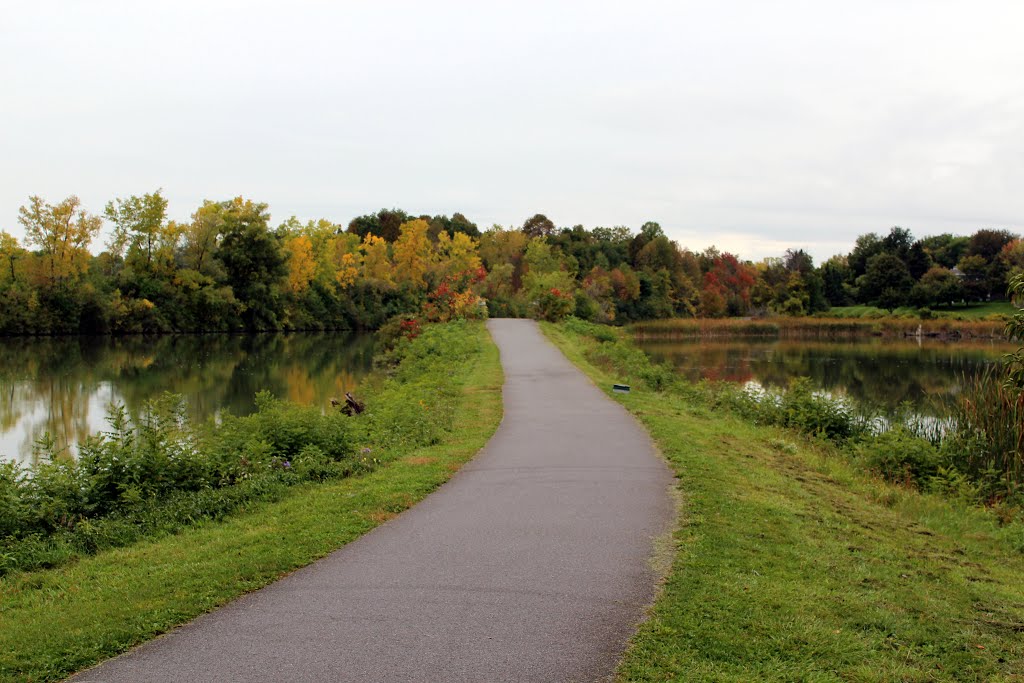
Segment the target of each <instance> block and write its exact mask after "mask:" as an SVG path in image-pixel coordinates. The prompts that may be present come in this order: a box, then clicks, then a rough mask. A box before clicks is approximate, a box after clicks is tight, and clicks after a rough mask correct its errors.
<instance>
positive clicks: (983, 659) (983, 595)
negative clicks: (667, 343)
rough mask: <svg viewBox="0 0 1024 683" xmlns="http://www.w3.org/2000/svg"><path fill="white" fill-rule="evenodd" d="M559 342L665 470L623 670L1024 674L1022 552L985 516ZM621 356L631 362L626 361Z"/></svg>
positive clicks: (699, 674) (753, 676)
mask: <svg viewBox="0 0 1024 683" xmlns="http://www.w3.org/2000/svg"><path fill="white" fill-rule="evenodd" d="M545 331H546V333H547V334H548V335H549V337H550V338H552V340H553V341H555V343H556V344H557V345H558V346H559V347H560V348H561V349H562V350H563V351H564V352H565V353H566V354H567V355H568V356H569V358H570V359H571V360H572V361H573V362H575V363H576V364H577V365H578V366H580V367H581V368H582V369H583V370H584V371H585V372H587V373H588V374H589V375H590V377H591V378H592V379H593V380H594V381H595V383H597V384H598V385H599V386H601V387H604V388H606V389H607V388H609V387H610V385H611V383H612V382H616V381H631V382H633V384H634V389H633V391H632V392H631V393H630V394H626V395H622V394H610V395H611V396H613V398H615V399H616V400H618V401H620V402H622V403H623V404H624V405H625V406H626V407H627V408H628V409H629V410H630V411H632V412H633V413H634V414H635V415H636V416H637V417H638V418H639V419H640V420H641V422H642V423H643V424H644V425H645V426H646V427H647V429H648V430H649V431H650V433H651V435H652V436H653V438H654V440H655V442H656V443H657V445H658V447H659V448H660V449H661V451H662V453H663V454H664V456H665V458H666V460H667V461H668V462H669V463H670V465H671V467H672V468H673V470H674V472H675V474H676V477H677V481H678V489H679V492H680V497H681V499H682V500H683V504H682V509H681V514H680V517H679V520H678V523H677V527H676V530H675V536H674V540H675V549H676V554H675V559H674V562H673V566H672V570H671V573H670V574H669V576H668V577H667V579H666V581H665V584H664V587H663V591H662V593H661V596H660V597H659V599H658V601H657V602H656V604H655V605H654V606H653V608H652V609H651V612H650V617H649V619H648V620H647V621H645V622H644V623H643V624H642V625H641V626H640V628H639V631H638V632H637V634H636V635H635V637H634V638H633V640H632V641H631V645H630V648H629V650H628V651H627V653H626V654H625V656H624V658H623V660H622V662H621V664H620V667H619V671H618V678H619V679H620V680H624V681H953V680H956V681H1014V680H1017V681H1020V680H1024V676H1022V672H1024V581H1022V579H1024V558H1022V556H1021V555H1020V554H1019V553H1014V552H1012V551H1010V550H1008V545H1007V544H1006V543H1004V541H1003V539H1001V537H1000V529H999V528H998V526H997V524H996V522H995V520H994V518H993V516H992V515H991V514H990V513H988V512H987V511H985V510H981V509H977V508H971V507H970V506H967V505H962V506H961V505H958V504H957V503H955V502H950V501H947V500H944V499H941V498H939V497H938V496H928V495H921V494H919V493H917V492H915V491H912V490H910V489H906V488H901V487H897V486H892V485H889V484H886V483H884V482H882V481H880V480H878V479H875V478H870V477H868V476H866V475H864V474H862V473H860V472H857V471H855V470H854V468H853V467H852V465H851V464H850V462H849V461H848V460H846V459H844V458H843V457H842V456H840V455H839V454H837V453H836V452H835V451H834V450H833V448H832V447H831V446H828V445H825V444H822V443H820V442H815V441H812V440H809V439H806V438H804V437H801V436H800V435H798V434H796V433H794V432H792V431H788V430H784V429H780V428H773V427H763V426H756V425H754V424H751V423H749V422H747V421H744V420H742V419H740V418H739V417H736V416H734V415H731V414H729V413H728V412H723V411H711V410H709V409H707V408H706V407H705V406H703V405H701V403H700V402H699V401H698V400H696V399H695V398H694V396H695V392H691V393H688V392H687V391H685V390H679V391H677V390H670V391H662V392H659V391H654V390H653V389H652V388H650V387H651V386H652V383H650V382H648V380H647V379H646V378H651V379H653V380H655V381H654V382H653V383H654V384H657V381H656V380H657V378H658V377H659V374H658V372H656V371H651V370H645V369H644V368H643V367H641V366H642V361H640V360H638V357H637V356H636V355H635V354H632V353H627V352H625V351H622V350H621V349H613V348H610V347H619V346H622V345H623V344H624V342H621V341H605V342H604V343H599V342H597V341H594V340H592V339H589V338H586V337H583V336H580V335H578V334H576V333H574V332H573V331H572V330H571V329H569V328H567V327H566V326H564V325H563V326H560V327H558V326H550V325H549V326H545ZM623 361H624V362H623Z"/></svg>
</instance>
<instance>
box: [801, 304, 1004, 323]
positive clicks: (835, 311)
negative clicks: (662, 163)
mask: <svg viewBox="0 0 1024 683" xmlns="http://www.w3.org/2000/svg"><path fill="white" fill-rule="evenodd" d="M931 311H932V315H934V316H935V317H937V318H950V319H953V320H981V319H983V318H987V317H989V316H997V315H998V316H1006V317H1009V316H1011V315H1013V314H1014V313H1016V312H1017V309H1016V308H1015V307H1014V305H1013V304H1011V303H1010V302H1009V301H987V302H985V303H977V304H970V305H968V306H935V307H934V308H932V309H931ZM821 315H822V316H824V317H829V318H889V317H896V318H906V317H909V318H917V317H919V309H917V308H914V307H912V306H904V307H902V308H897V309H896V310H894V311H893V312H892V313H890V312H889V311H887V310H886V309H884V308H877V307H875V306H833V307H832V308H830V309H829V310H828V311H827V312H825V313H822V314H821Z"/></svg>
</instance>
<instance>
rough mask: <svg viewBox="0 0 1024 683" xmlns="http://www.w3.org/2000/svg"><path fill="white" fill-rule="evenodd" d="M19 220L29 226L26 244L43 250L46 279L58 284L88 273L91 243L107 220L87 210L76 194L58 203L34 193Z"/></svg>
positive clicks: (26, 230)
mask: <svg viewBox="0 0 1024 683" xmlns="http://www.w3.org/2000/svg"><path fill="white" fill-rule="evenodd" d="M18 222H19V223H21V225H22V226H23V227H24V228H25V242H26V244H28V245H31V246H35V247H37V248H38V249H39V252H40V255H41V257H42V273H41V278H42V280H43V282H44V283H45V284H46V285H47V286H49V287H56V286H61V285H65V284H67V283H68V282H70V281H72V280H74V279H76V278H77V277H78V276H79V275H81V274H82V273H83V272H85V269H86V267H87V266H88V263H89V244H90V243H91V242H92V240H93V238H94V237H96V235H97V234H98V233H99V231H100V226H101V225H102V224H103V219H101V218H100V217H99V216H93V215H90V214H89V213H87V212H86V210H85V209H84V208H82V203H81V201H80V200H79V199H78V197H76V196H74V195H72V196H70V197H68V198H67V199H65V200H64V201H62V202H60V203H58V204H56V205H54V204H48V203H46V202H45V201H44V200H43V199H42V198H41V197H37V196H32V197H29V203H28V206H22V207H21V208H19V209H18Z"/></svg>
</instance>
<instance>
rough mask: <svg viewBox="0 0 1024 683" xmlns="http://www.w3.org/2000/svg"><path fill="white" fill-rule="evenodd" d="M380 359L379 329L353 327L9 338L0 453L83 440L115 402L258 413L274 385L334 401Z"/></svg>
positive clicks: (294, 395) (0, 390)
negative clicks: (167, 399)
mask: <svg viewBox="0 0 1024 683" xmlns="http://www.w3.org/2000/svg"><path fill="white" fill-rule="evenodd" d="M372 358H373V336H372V335H352V334H345V333H340V334H330V333H318V334H298V333H296V334H264V335H175V336H165V337H153V338H143V337H122V338H109V337H60V338H16V339H0V396H2V397H3V399H2V400H0V459H17V460H22V461H27V460H29V459H30V458H31V453H32V445H33V443H34V442H35V441H36V440H37V439H39V438H40V437H42V436H43V435H44V434H46V433H49V434H50V435H51V437H52V438H53V439H54V440H55V441H56V442H57V443H58V444H59V445H61V446H68V445H71V446H73V445H74V444H75V443H77V442H78V441H80V440H82V439H83V438H84V437H85V436H86V435H88V434H90V433H95V432H97V431H100V430H103V429H105V428H106V426H107V425H106V414H107V406H108V405H110V403H111V402H120V403H124V404H125V406H126V407H127V408H128V410H129V412H131V413H133V414H134V413H136V412H137V411H138V409H139V407H140V406H141V405H142V404H143V403H144V402H145V401H146V400H147V399H150V398H153V397H156V396H159V395H160V394H162V393H163V392H172V393H177V394H181V395H183V396H184V397H185V398H186V399H187V401H188V407H189V414H190V417H191V418H192V419H193V420H196V421H201V420H205V419H206V418H208V417H211V416H215V415H217V414H218V413H220V412H221V411H224V410H227V411H230V412H232V413H234V414H236V415H245V414H248V413H250V412H252V410H253V409H254V405H253V397H254V396H255V394H256V392H258V391H262V390H264V389H266V390H269V391H271V392H272V393H273V394H274V395H276V396H279V397H281V398H287V399H289V400H293V401H297V402H300V403H304V404H313V405H317V404H319V405H324V406H326V405H327V404H328V402H329V401H330V399H331V397H335V396H342V395H344V393H345V392H346V391H353V390H354V389H355V388H356V387H357V386H358V385H359V382H360V381H361V380H362V379H363V377H364V376H365V375H366V374H367V372H369V370H370V366H371V363H372Z"/></svg>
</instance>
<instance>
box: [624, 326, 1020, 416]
mask: <svg viewBox="0 0 1024 683" xmlns="http://www.w3.org/2000/svg"><path fill="white" fill-rule="evenodd" d="M638 343H639V344H640V346H641V347H642V348H643V349H644V350H646V351H647V352H648V353H650V354H651V355H652V356H654V357H655V358H659V359H664V360H668V361H669V362H671V363H672V364H673V365H675V366H676V368H678V370H679V372H681V373H683V374H684V375H685V376H686V377H687V378H689V379H690V380H693V381H697V380H700V379H711V380H722V381H728V382H737V383H746V382H751V381H753V382H757V383H758V384H760V385H761V386H763V387H766V388H769V389H774V388H783V387H786V386H787V385H788V384H789V381H790V380H791V379H792V378H794V377H809V378H810V380H811V384H812V386H813V387H814V388H815V389H818V390H820V391H825V392H828V393H829V394H832V395H834V396H848V397H850V398H852V399H854V400H855V401H857V402H858V403H861V404H863V405H866V406H868V407H871V408H875V409H878V410H882V411H884V412H889V411H892V410H894V409H896V408H897V407H899V406H900V404H902V403H904V402H907V403H909V404H911V405H912V406H913V407H914V409H915V411H917V412H919V413H921V414H925V415H932V416H942V415H944V414H946V408H945V407H944V406H945V405H947V404H948V402H949V401H951V400H953V399H954V398H955V397H956V395H957V393H958V392H959V390H960V387H961V384H962V382H963V379H964V377H971V376H974V375H976V374H978V373H979V372H981V371H982V369H983V368H984V367H985V366H987V365H989V364H992V363H997V362H999V359H1000V358H1001V357H1002V356H1003V355H1004V354H1006V353H1008V352H1009V351H1011V350H1012V349H1013V348H1014V347H1012V346H1010V345H1007V344H1004V343H998V342H987V343H986V342H963V341H960V342H938V341H934V340H923V341H914V340H896V341H893V340H881V339H869V340H854V341H849V340H847V341H817V340H814V341H801V340H792V339H787V340H748V339H744V340H721V339H715V340H692V341H672V342H659V341H641V342H638Z"/></svg>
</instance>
